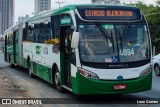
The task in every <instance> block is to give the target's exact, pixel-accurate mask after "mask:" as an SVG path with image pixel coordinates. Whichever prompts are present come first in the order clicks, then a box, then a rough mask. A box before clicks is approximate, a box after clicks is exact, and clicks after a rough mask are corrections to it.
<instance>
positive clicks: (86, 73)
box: [78, 68, 99, 80]
mask: <svg viewBox="0 0 160 107" xmlns="http://www.w3.org/2000/svg"><path fill="white" fill-rule="evenodd" d="M78 72H79V73H80V74H81V75H82V76H84V77H85V78H92V79H95V80H99V77H98V75H97V74H95V73H92V72H90V71H86V70H84V69H80V68H78Z"/></svg>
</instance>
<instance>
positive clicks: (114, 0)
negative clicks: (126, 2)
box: [91, 0, 120, 4]
mask: <svg viewBox="0 0 160 107" xmlns="http://www.w3.org/2000/svg"><path fill="white" fill-rule="evenodd" d="M91 1H92V4H120V0H91Z"/></svg>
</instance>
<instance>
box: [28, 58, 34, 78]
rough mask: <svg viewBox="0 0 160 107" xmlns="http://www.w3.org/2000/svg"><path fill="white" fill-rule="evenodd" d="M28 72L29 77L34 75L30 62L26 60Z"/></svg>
mask: <svg viewBox="0 0 160 107" xmlns="http://www.w3.org/2000/svg"><path fill="white" fill-rule="evenodd" d="M28 74H29V76H30V77H31V78H33V76H34V75H33V73H32V64H31V62H30V61H29V62H28Z"/></svg>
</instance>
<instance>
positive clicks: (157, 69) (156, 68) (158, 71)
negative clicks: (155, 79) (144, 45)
mask: <svg viewBox="0 0 160 107" xmlns="http://www.w3.org/2000/svg"><path fill="white" fill-rule="evenodd" d="M154 72H155V75H156V76H160V67H159V65H158V64H156V65H155V66H154Z"/></svg>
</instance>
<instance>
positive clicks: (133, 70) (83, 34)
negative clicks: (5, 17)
mask: <svg viewBox="0 0 160 107" xmlns="http://www.w3.org/2000/svg"><path fill="white" fill-rule="evenodd" d="M4 50H5V52H4V53H5V61H6V62H8V63H10V64H11V66H12V67H14V66H15V65H19V66H22V67H24V68H27V69H28V72H29V76H31V77H33V76H38V77H40V78H42V79H44V80H45V81H48V82H49V83H51V84H53V86H55V88H56V89H57V90H58V91H63V90H64V89H67V90H69V91H71V92H73V93H75V94H79V95H86V94H125V93H135V92H141V91H147V90H150V89H151V85H152V69H151V68H152V67H151V60H152V59H151V58H152V54H151V51H152V49H151V39H150V33H149V28H148V24H147V21H146V19H145V17H144V15H143V13H142V12H141V11H140V10H139V9H138V8H136V7H130V6H115V5H87V4H86V5H69V6H65V7H62V8H60V9H57V10H50V11H47V12H43V13H39V14H37V15H35V16H34V17H31V18H29V19H27V20H25V21H23V22H21V23H18V24H17V25H15V26H13V27H11V28H9V29H8V30H6V32H5V49H4Z"/></svg>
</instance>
